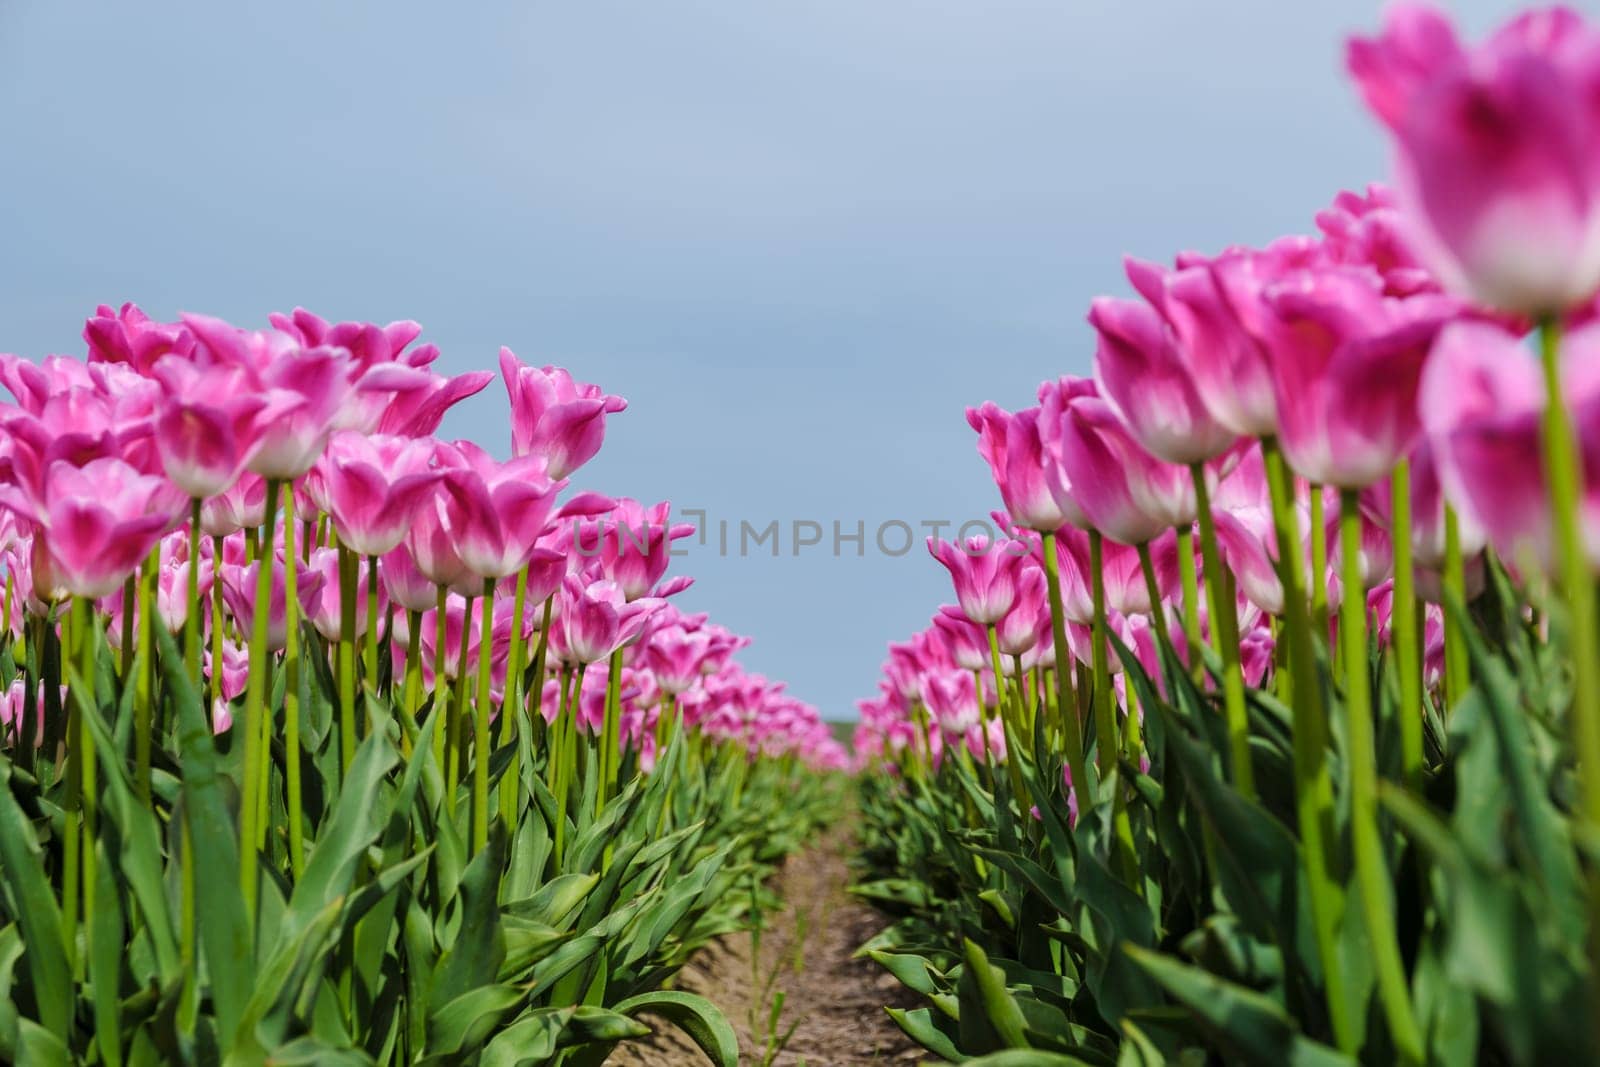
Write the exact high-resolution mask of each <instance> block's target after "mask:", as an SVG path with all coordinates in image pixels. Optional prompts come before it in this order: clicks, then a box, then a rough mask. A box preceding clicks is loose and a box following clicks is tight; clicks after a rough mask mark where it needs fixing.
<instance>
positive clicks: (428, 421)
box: [376, 370, 494, 437]
mask: <svg viewBox="0 0 1600 1067" xmlns="http://www.w3.org/2000/svg"><path fill="white" fill-rule="evenodd" d="M493 380H494V374H493V373H492V372H491V371H486V370H485V371H468V372H467V373H465V374H458V375H456V376H455V377H454V378H445V377H441V376H440V375H437V374H429V375H427V377H426V379H425V380H423V381H422V382H420V383H419V384H418V385H417V386H416V387H415V388H412V389H407V390H405V391H403V392H397V393H395V394H394V397H393V399H391V400H390V401H389V402H388V404H387V405H386V406H385V407H384V409H383V413H382V415H381V416H380V417H379V419H378V424H377V427H376V429H377V432H378V433H382V434H395V435H398V436H400V437H429V436H432V435H433V434H434V433H436V432H437V431H438V429H439V424H440V423H441V422H443V421H444V416H445V412H447V411H449V410H450V409H451V408H453V407H455V406H456V405H457V404H459V403H460V402H461V401H463V400H465V399H467V398H468V397H470V396H476V395H477V394H478V393H481V392H483V390H484V389H485V388H486V387H487V386H488V384H489V383H490V382H491V381H493Z"/></svg>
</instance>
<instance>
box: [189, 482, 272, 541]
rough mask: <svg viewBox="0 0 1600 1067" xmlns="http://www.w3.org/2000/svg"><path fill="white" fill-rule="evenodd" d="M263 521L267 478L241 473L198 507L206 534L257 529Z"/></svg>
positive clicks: (226, 533)
mask: <svg viewBox="0 0 1600 1067" xmlns="http://www.w3.org/2000/svg"><path fill="white" fill-rule="evenodd" d="M266 521H267V482H266V479H264V478H262V477H261V475H259V474H248V473H247V474H244V475H242V476H240V478H239V479H238V480H237V481H235V482H234V483H233V484H232V485H231V486H229V487H228V488H227V489H225V490H223V491H222V492H221V493H218V494H217V495H215V496H212V497H211V498H209V499H208V500H206V502H205V504H203V505H202V506H201V508H200V529H201V530H202V531H204V533H205V535H206V536H207V537H227V536H229V535H230V534H235V533H238V532H239V531H240V530H256V529H260V528H261V526H262V524H263V523H265V522H266Z"/></svg>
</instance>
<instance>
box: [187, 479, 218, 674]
mask: <svg viewBox="0 0 1600 1067" xmlns="http://www.w3.org/2000/svg"><path fill="white" fill-rule="evenodd" d="M211 573H212V581H216V564H215V563H213V564H212V567H211ZM188 593H189V597H188V601H187V607H188V612H187V614H185V615H184V617H183V665H184V667H185V669H187V670H188V672H189V677H190V678H191V679H192V680H193V681H194V686H195V691H196V692H199V691H200V686H201V683H202V682H203V679H202V678H201V677H200V498H199V497H195V498H194V499H193V500H191V501H190V502H189V590H188Z"/></svg>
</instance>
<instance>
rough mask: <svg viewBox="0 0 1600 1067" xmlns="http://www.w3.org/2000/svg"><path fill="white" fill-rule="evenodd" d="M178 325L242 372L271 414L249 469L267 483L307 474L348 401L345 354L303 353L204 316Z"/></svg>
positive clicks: (328, 350)
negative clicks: (185, 327) (185, 328)
mask: <svg viewBox="0 0 1600 1067" xmlns="http://www.w3.org/2000/svg"><path fill="white" fill-rule="evenodd" d="M183 322H184V325H186V326H187V327H188V328H189V329H190V331H191V332H193V333H194V335H195V337H196V338H197V339H198V340H199V342H200V344H201V346H202V347H204V349H205V350H206V351H207V352H208V353H209V354H210V356H211V358H212V359H213V360H215V361H217V362H221V363H226V364H229V365H231V366H234V367H238V368H240V369H242V370H243V371H244V372H245V374H246V375H247V376H248V379H249V381H250V383H251V384H252V386H253V387H254V388H255V389H256V390H258V391H259V392H260V393H261V395H262V397H263V399H264V400H265V401H266V407H267V408H268V409H270V410H271V411H272V412H273V418H272V419H271V420H270V421H269V422H267V423H266V424H265V425H263V426H262V427H261V437H260V440H259V441H258V443H257V448H256V451H255V454H254V455H253V456H251V458H250V461H249V463H248V464H247V466H248V468H249V469H250V470H252V471H254V472H255V473H257V474H259V475H261V476H262V477H264V478H269V479H292V478H298V477H300V475H302V474H304V473H305V472H306V471H308V470H310V469H311V465H312V464H314V463H315V462H316V461H317V458H318V457H319V456H321V455H322V451H323V449H324V448H326V447H327V443H328V437H329V436H330V435H331V434H332V433H333V430H334V427H335V422H336V420H337V419H338V417H339V414H340V411H341V409H342V408H343V406H344V404H345V403H346V402H347V401H348V400H349V399H350V396H351V385H350V381H349V368H348V364H349V359H350V356H349V353H348V351H347V350H345V349H343V348H334V347H329V346H318V347H309V348H308V347H303V346H302V345H301V344H299V343H298V342H297V341H296V340H295V339H294V338H293V337H291V336H290V335H288V334H285V333H281V332H278V331H246V330H240V329H237V328H235V327H233V326H230V325H229V324H228V323H226V322H223V321H222V320H221V319H214V318H210V317H208V316H205V315H184V316H183Z"/></svg>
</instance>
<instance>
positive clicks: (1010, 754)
mask: <svg viewBox="0 0 1600 1067" xmlns="http://www.w3.org/2000/svg"><path fill="white" fill-rule="evenodd" d="M985 629H986V630H987V631H988V633H989V658H990V659H991V660H992V661H993V663H994V684H995V687H996V688H997V689H998V690H999V693H1000V707H999V713H1000V729H1001V731H1002V732H1003V733H1004V734H1005V735H1006V771H1007V773H1008V774H1010V776H1011V789H1012V792H1013V793H1014V794H1015V797H1016V802H1017V810H1019V811H1022V812H1026V811H1027V810H1028V794H1027V792H1026V786H1025V785H1024V784H1023V781H1022V753H1021V752H1020V751H1018V749H1017V738H1016V736H1015V732H1014V731H1013V730H1012V729H1011V723H1012V722H1013V721H1015V719H1016V716H1015V714H1013V715H1012V716H1011V718H1010V719H1008V718H1007V717H1006V705H1007V703H1012V705H1013V707H1015V706H1016V704H1020V703H1021V701H1022V697H1021V695H1020V687H1021V685H1022V679H1021V678H1018V679H1017V680H1016V685H1015V687H1013V686H1009V685H1007V684H1006V676H1005V674H1004V673H1003V671H1002V670H1001V667H1000V638H999V636H998V634H997V632H996V631H995V625H994V623H992V622H991V623H990V624H989V625H988V626H987V627H985ZM1008 698H1009V699H1008ZM923 736H924V737H926V736H927V735H926V734H924V735H923ZM987 740H988V739H987V738H985V743H987Z"/></svg>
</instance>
